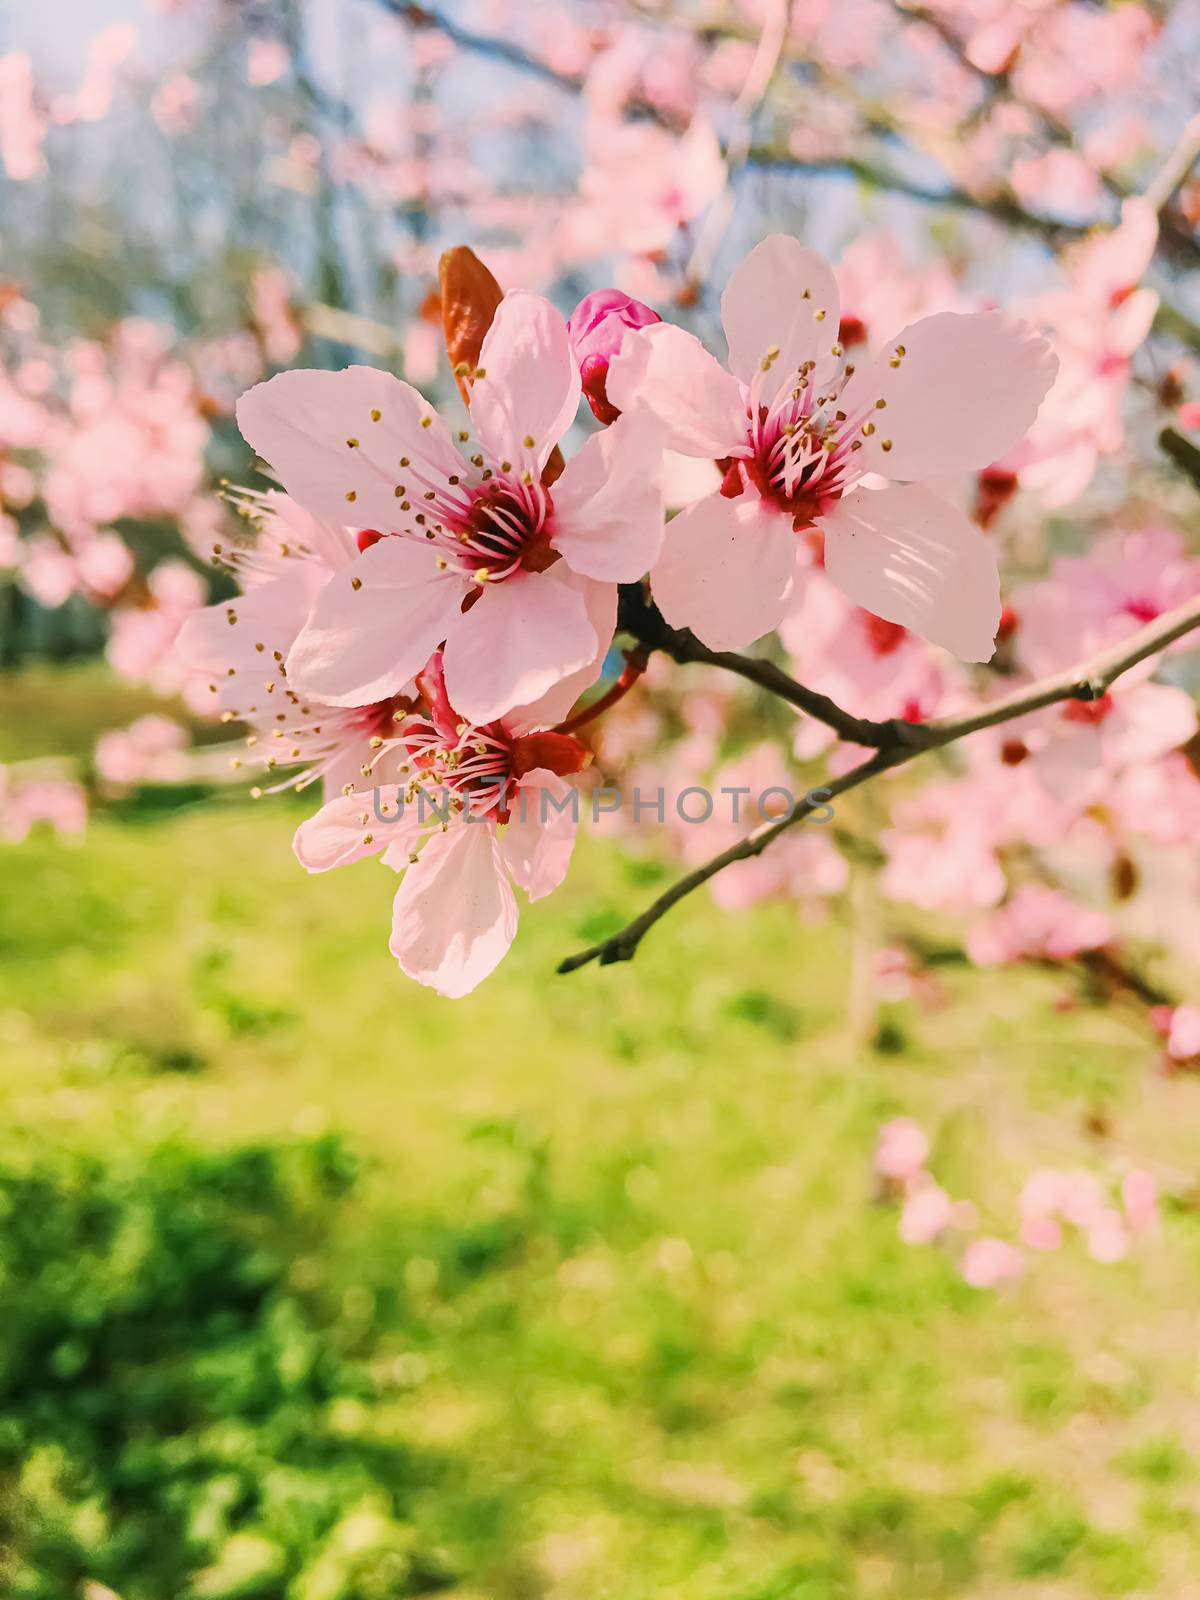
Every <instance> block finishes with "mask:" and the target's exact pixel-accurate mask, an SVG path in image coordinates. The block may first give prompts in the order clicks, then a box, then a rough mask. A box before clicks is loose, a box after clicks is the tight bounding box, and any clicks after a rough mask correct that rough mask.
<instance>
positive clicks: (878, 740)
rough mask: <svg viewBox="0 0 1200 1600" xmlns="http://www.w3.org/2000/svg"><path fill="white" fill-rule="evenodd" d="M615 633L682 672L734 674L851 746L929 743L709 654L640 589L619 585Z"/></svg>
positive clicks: (763, 665)
mask: <svg viewBox="0 0 1200 1600" xmlns="http://www.w3.org/2000/svg"><path fill="white" fill-rule="evenodd" d="M617 627H618V629H620V631H621V632H623V633H628V634H631V635H632V636H633V638H635V639H636V640H637V641H638V643H639V644H640V645H642V646H643V647H644V649H646V650H647V651H652V650H659V651H661V652H662V654H663V655H665V656H670V658H671V660H672V661H677V662H679V664H680V665H681V666H689V665H700V666H707V667H720V668H721V670H722V671H723V672H733V673H736V674H737V676H738V677H739V678H745V679H746V680H747V682H749V683H756V684H757V685H758V686H759V688H760V689H766V690H767V692H768V693H769V694H773V695H776V696H777V697H778V698H779V699H780V700H786V701H787V702H788V704H789V705H793V706H795V707H796V708H797V709H798V710H800V711H804V712H806V713H807V714H808V715H809V716H810V717H814V718H815V719H816V720H817V721H818V722H823V723H824V724H825V726H826V727H827V728H832V729H833V731H834V732H835V733H836V734H837V735H838V737H839V738H841V739H846V740H848V741H849V742H850V743H851V744H861V745H865V746H866V747H867V748H868V749H871V750H883V749H895V748H897V747H914V746H915V747H917V748H924V746H925V744H926V743H927V739H926V736H925V731H924V729H923V728H922V727H921V726H920V725H919V724H918V723H915V722H900V721H891V722H872V721H870V720H869V719H868V718H866V717H855V716H852V715H851V713H850V712H849V711H844V710H843V709H842V707H841V706H839V705H837V704H836V703H835V702H834V701H833V700H830V699H829V697H828V696H827V695H823V694H818V693H817V691H816V690H815V689H806V688H805V687H804V685H803V684H802V683H797V682H796V680H795V678H790V677H789V676H788V675H787V673H786V672H784V671H783V670H782V669H781V668H779V667H777V666H775V665H774V663H773V662H770V661H763V660H761V659H759V658H758V657H756V656H743V655H737V654H735V653H734V652H733V651H732V650H710V649H709V648H708V646H707V645H705V644H701V642H700V640H699V639H697V638H696V636H695V634H694V633H689V632H688V631H687V629H686V628H672V627H671V626H670V624H669V623H668V622H667V621H666V620H665V618H664V617H663V614H662V612H661V611H660V610H659V609H658V607H657V606H656V605H655V604H654V602H653V600H651V599H650V597H649V595H648V594H647V593H646V591H645V589H644V588H643V586H642V585H641V584H640V583H627V584H622V586H621V604H620V610H619V612H618V615H617Z"/></svg>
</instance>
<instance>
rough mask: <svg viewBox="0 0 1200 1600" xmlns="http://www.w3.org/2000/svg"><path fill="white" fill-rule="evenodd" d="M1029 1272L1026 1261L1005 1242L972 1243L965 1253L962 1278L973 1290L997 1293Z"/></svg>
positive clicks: (982, 1239)
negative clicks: (1025, 1271) (997, 1290)
mask: <svg viewBox="0 0 1200 1600" xmlns="http://www.w3.org/2000/svg"><path fill="white" fill-rule="evenodd" d="M1024 1270H1025V1257H1024V1256H1023V1255H1022V1254H1021V1252H1020V1251H1019V1250H1018V1249H1017V1247H1016V1246H1015V1245H1011V1244H1009V1243H1008V1242H1007V1241H1006V1240H1004V1239H994V1238H991V1237H990V1236H985V1237H983V1238H981V1239H972V1240H971V1243H970V1244H969V1245H968V1246H967V1248H966V1250H965V1252H964V1253H963V1259H962V1275H963V1278H964V1279H965V1281H966V1282H967V1283H969V1284H970V1285H971V1287H972V1289H996V1288H998V1287H999V1286H1000V1285H1001V1284H1004V1283H1014V1282H1015V1281H1016V1280H1017V1279H1018V1278H1019V1277H1020V1276H1021V1274H1022V1273H1023V1272H1024Z"/></svg>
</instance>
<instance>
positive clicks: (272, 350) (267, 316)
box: [250, 267, 304, 366]
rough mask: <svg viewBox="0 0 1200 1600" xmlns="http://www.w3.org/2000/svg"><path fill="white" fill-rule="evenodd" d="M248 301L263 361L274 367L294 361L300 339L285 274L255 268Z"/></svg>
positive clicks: (301, 339)
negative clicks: (261, 348)
mask: <svg viewBox="0 0 1200 1600" xmlns="http://www.w3.org/2000/svg"><path fill="white" fill-rule="evenodd" d="M250 297H251V303H252V305H253V308H254V321H255V324H256V325H257V327H258V331H259V333H260V334H261V336H262V341H263V349H264V350H265V351H266V354H267V360H268V361H270V362H272V363H273V364H274V365H276V366H283V365H284V364H285V363H286V362H288V361H294V360H295V358H296V356H297V355H299V353H300V346H301V344H302V343H303V342H304V339H303V335H302V334H301V332H300V328H299V326H298V325H297V322H296V318H295V316H294V314H293V312H292V301H291V291H290V289H289V287H288V280H287V274H286V273H285V272H283V270H282V269H281V268H279V267H259V269H258V270H257V272H255V274H254V276H253V278H251V280H250Z"/></svg>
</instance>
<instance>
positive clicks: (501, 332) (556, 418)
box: [471, 289, 579, 474]
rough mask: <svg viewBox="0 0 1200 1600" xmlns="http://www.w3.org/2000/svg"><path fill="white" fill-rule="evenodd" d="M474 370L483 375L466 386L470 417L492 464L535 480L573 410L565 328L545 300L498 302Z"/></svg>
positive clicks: (575, 379)
mask: <svg viewBox="0 0 1200 1600" xmlns="http://www.w3.org/2000/svg"><path fill="white" fill-rule="evenodd" d="M479 365H480V367H481V368H482V369H483V371H484V372H485V373H486V374H487V376H486V377H483V378H480V379H478V380H477V381H476V382H475V384H474V385H473V386H472V389H471V416H472V419H473V421H474V423H475V427H476V429H477V430H478V433H479V437H480V439H482V441H483V443H484V445H485V446H486V448H487V450H488V452H489V453H490V455H491V456H492V459H493V460H494V461H496V462H497V463H499V462H501V461H511V462H512V463H513V464H514V466H517V467H518V468H519V469H524V468H528V469H529V470H530V471H531V472H534V473H535V474H536V473H540V472H541V470H542V468H543V467H544V466H545V464H546V457H547V456H548V455H549V454H550V451H551V450H552V449H553V447H554V445H555V444H556V443H557V442H558V440H559V439H561V438H562V436H563V434H564V433H566V431H567V429H568V428H569V427H570V426H571V423H572V422H573V421H574V420H575V413H576V411H577V410H578V409H579V368H578V365H577V364H576V361H575V357H574V354H573V353H572V350H571V339H570V335H569V334H568V333H567V325H566V323H565V322H564V321H563V319H562V318H561V317H560V316H559V314H558V312H557V311H556V310H555V309H554V307H553V306H552V305H551V304H550V302H549V300H543V299H542V297H541V295H537V294H526V293H525V292H524V291H523V290H518V289H514V290H512V291H510V293H508V294H506V295H505V297H504V299H503V300H502V301H501V302H500V306H499V308H498V310H497V312H496V318H495V321H494V322H493V323H492V325H491V327H490V328H489V329H488V333H487V337H486V338H485V339H484V341H483V349H482V350H481V351H480V354H479ZM526 439H532V440H533V443H532V444H531V445H527V444H526V443H525V440H526Z"/></svg>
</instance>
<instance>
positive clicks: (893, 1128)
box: [875, 1117, 929, 1179]
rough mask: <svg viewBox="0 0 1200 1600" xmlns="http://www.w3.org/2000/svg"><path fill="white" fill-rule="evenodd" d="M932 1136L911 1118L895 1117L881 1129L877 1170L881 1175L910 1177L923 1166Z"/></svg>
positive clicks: (884, 1176) (899, 1177)
mask: <svg viewBox="0 0 1200 1600" xmlns="http://www.w3.org/2000/svg"><path fill="white" fill-rule="evenodd" d="M928 1155H929V1137H928V1135H927V1134H926V1132H925V1130H924V1128H922V1127H921V1126H920V1124H919V1123H916V1122H914V1121H913V1120H912V1118H911V1117H896V1118H894V1119H893V1120H892V1121H891V1122H885V1123H884V1125H883V1127H882V1128H880V1130H879V1138H878V1142H877V1143H876V1146H875V1171H876V1172H877V1173H878V1174H879V1175H880V1177H882V1178H894V1179H908V1178H912V1177H914V1176H915V1175H916V1174H917V1173H918V1172H920V1171H921V1169H922V1167H924V1165H925V1162H926V1159H927V1158H928Z"/></svg>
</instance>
